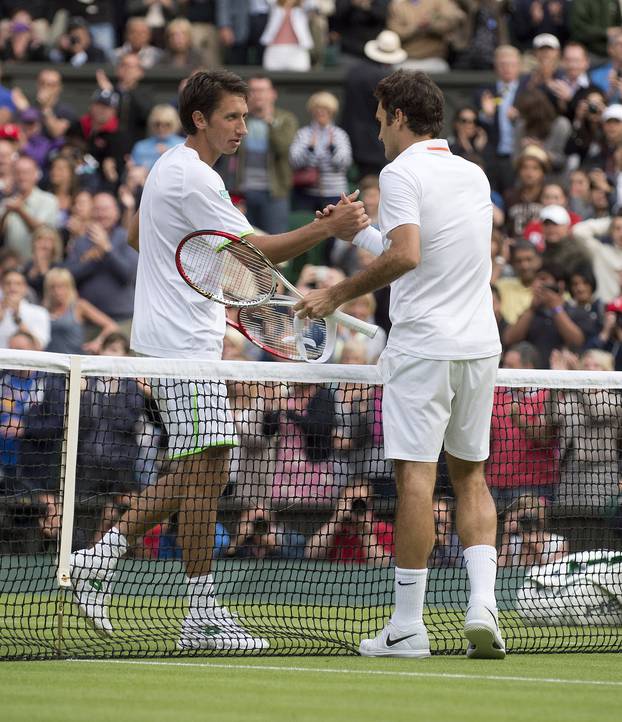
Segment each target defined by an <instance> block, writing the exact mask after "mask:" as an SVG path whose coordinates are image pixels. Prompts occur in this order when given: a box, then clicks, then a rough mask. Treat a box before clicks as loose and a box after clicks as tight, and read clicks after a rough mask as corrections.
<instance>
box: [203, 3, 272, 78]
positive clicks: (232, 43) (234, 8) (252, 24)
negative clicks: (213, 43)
mask: <svg viewBox="0 0 622 722" xmlns="http://www.w3.org/2000/svg"><path fill="white" fill-rule="evenodd" d="M269 11H270V3H269V0H255V2H253V3H249V2H248V0H216V24H217V25H218V34H219V38H220V43H221V46H222V48H223V52H224V56H225V57H224V59H225V63H226V64H227V65H261V64H262V60H263V46H262V45H261V43H260V42H259V39H260V38H261V36H262V34H263V32H264V30H265V28H266V23H267V22H268V13H269Z"/></svg>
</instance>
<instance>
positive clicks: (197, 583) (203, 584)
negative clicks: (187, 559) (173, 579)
mask: <svg viewBox="0 0 622 722" xmlns="http://www.w3.org/2000/svg"><path fill="white" fill-rule="evenodd" d="M186 582H187V584H188V602H189V605H190V608H191V609H214V607H216V606H218V603H217V602H216V594H215V592H214V578H213V577H212V575H211V574H204V575H203V576H201V577H186Z"/></svg>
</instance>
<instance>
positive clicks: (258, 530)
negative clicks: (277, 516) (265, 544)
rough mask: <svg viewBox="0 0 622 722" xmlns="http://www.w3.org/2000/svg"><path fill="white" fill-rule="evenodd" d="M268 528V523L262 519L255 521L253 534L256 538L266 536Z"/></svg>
mask: <svg viewBox="0 0 622 722" xmlns="http://www.w3.org/2000/svg"><path fill="white" fill-rule="evenodd" d="M269 528H270V527H269V524H268V522H267V521H266V520H265V519H264V518H263V517H260V518H258V519H255V522H254V523H253V532H254V533H255V535H257V536H263V535H264V534H267V533H268V529H269Z"/></svg>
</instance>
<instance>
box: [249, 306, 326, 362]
mask: <svg viewBox="0 0 622 722" xmlns="http://www.w3.org/2000/svg"><path fill="white" fill-rule="evenodd" d="M294 316H295V313H294V311H293V306H292V305H291V304H279V303H275V302H274V301H271V302H270V303H268V304H265V305H263V306H253V307H250V308H249V307H246V308H242V309H240V312H239V316H238V322H239V324H240V326H241V327H242V329H243V330H244V332H245V333H246V334H247V335H248V336H250V337H251V338H252V339H254V340H255V341H258V342H259V343H260V345H262V346H264V347H265V348H266V350H267V351H269V352H270V353H274V354H275V355H277V356H281V357H282V358H287V359H290V360H292V361H308V360H315V359H319V358H321V357H322V354H323V353H324V350H325V348H326V344H327V341H328V334H327V330H326V322H325V321H324V319H311V318H307V319H304V324H303V327H302V330H301V332H300V333H301V335H302V343H303V344H304V349H305V353H306V358H303V356H302V354H301V352H300V349H299V347H298V342H297V338H296V334H297V332H298V331H297V329H295V328H294Z"/></svg>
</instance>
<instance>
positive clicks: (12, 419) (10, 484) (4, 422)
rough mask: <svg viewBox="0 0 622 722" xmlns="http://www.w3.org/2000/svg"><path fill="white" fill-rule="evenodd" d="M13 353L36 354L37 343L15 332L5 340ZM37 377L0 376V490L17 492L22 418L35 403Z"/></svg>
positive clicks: (18, 373) (13, 372)
mask: <svg viewBox="0 0 622 722" xmlns="http://www.w3.org/2000/svg"><path fill="white" fill-rule="evenodd" d="M6 347H7V348H10V349H12V350H14V351H36V350H38V347H39V344H38V343H37V341H36V340H35V339H34V338H33V336H31V335H30V334H29V333H27V332H25V331H16V333H14V334H13V335H12V336H11V337H10V338H9V339H8V341H7V344H6ZM37 377H38V374H37V373H36V372H33V371H29V370H23V371H18V370H6V371H3V372H2V374H1V376H0V469H1V473H0V490H2V493H4V494H14V493H16V491H17V479H18V473H19V452H20V445H21V437H22V436H23V435H24V415H25V414H26V412H27V411H28V408H29V406H30V404H31V403H33V402H34V401H35V400H36V393H37Z"/></svg>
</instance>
